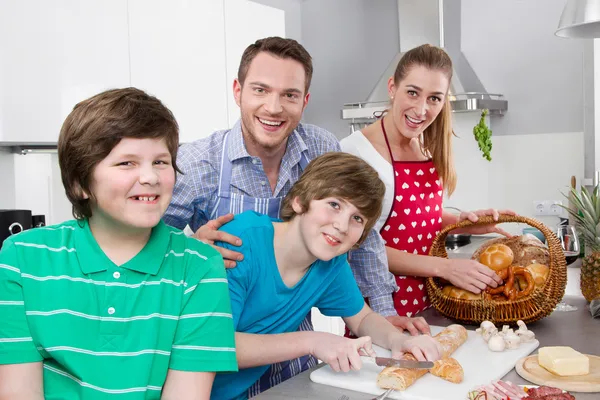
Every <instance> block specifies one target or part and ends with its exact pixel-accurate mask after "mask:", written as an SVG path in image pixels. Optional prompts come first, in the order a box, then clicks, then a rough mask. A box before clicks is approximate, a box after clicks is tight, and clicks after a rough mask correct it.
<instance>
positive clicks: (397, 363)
mask: <svg viewBox="0 0 600 400" xmlns="http://www.w3.org/2000/svg"><path fill="white" fill-rule="evenodd" d="M375 364H377V365H379V366H380V367H399V368H412V369H431V368H433V362H431V361H412V360H395V359H393V358H387V357H375Z"/></svg>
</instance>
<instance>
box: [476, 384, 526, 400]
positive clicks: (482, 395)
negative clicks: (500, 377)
mask: <svg viewBox="0 0 600 400" xmlns="http://www.w3.org/2000/svg"><path fill="white" fill-rule="evenodd" d="M526 397H527V392H525V390H524V389H523V388H522V387H520V386H517V385H515V384H514V383H512V382H509V381H492V382H491V383H490V384H488V385H482V386H479V387H478V388H475V390H472V391H470V392H469V395H468V399H469V400H512V399H524V398H526Z"/></svg>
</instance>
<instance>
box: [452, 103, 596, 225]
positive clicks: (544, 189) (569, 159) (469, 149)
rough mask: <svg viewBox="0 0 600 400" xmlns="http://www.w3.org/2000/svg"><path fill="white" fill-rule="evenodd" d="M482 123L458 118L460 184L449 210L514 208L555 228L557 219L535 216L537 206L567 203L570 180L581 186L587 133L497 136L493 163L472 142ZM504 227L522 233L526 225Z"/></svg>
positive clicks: (467, 117) (471, 116)
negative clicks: (476, 130)
mask: <svg viewBox="0 0 600 400" xmlns="http://www.w3.org/2000/svg"><path fill="white" fill-rule="evenodd" d="M478 121H479V118H478V117H477V116H476V115H475V114H454V129H455V133H456V134H457V135H458V136H459V137H457V138H455V139H454V142H453V145H454V157H455V166H456V172H457V175H458V184H457V187H456V191H455V193H454V194H453V195H452V196H451V197H450V198H449V199H447V200H446V201H445V203H444V205H445V206H453V207H458V208H460V209H464V210H475V209H481V208H490V207H493V208H498V209H511V210H514V211H515V212H517V213H518V214H520V215H524V216H526V217H531V218H535V219H538V220H540V221H542V222H543V223H545V224H546V225H548V226H550V227H553V226H554V225H556V224H557V223H558V222H559V221H558V218H557V217H553V216H535V215H534V206H533V202H534V201H539V200H560V201H562V202H563V204H565V205H566V204H567V202H566V199H565V197H564V196H563V195H562V193H567V190H568V185H569V184H570V180H571V176H572V175H574V176H575V177H576V178H577V181H578V182H581V179H582V178H583V162H584V160H583V132H565V133H536V134H528V135H506V136H494V135H493V134H492V144H493V146H492V152H491V155H492V161H491V162H488V161H487V160H484V159H483V158H482V156H481V151H480V150H479V148H478V146H477V142H476V140H475V139H474V138H473V131H472V130H473V126H475V124H477V122H478ZM488 122H489V121H488ZM492 131H493V129H492ZM563 216H565V217H566V215H565V214H564V213H563ZM503 228H505V229H506V230H508V231H509V232H511V233H514V234H517V233H520V232H521V230H522V228H523V226H519V224H507V225H505V226H503Z"/></svg>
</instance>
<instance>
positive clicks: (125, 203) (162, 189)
mask: <svg viewBox="0 0 600 400" xmlns="http://www.w3.org/2000/svg"><path fill="white" fill-rule="evenodd" d="M174 184H175V170H174V168H173V166H172V165H171V154H170V153H169V149H168V148H167V144H166V142H165V140H164V139H132V138H124V139H122V140H121V141H120V142H119V144H117V145H116V146H115V147H114V148H113V149H112V151H111V152H110V153H109V154H108V156H106V158H104V159H103V160H102V161H100V163H98V165H96V167H95V168H94V170H93V173H92V182H91V186H90V188H91V192H92V194H93V196H92V200H91V209H92V216H91V217H90V225H96V226H105V227H106V226H108V227H115V228H117V229H127V230H145V229H152V228H153V227H154V226H156V225H157V224H158V223H159V221H160V219H161V217H162V215H163V213H164V212H165V210H166V209H167V206H168V205H169V202H170V201H171V196H172V194H173V186H174ZM84 197H86V198H89V196H87V195H85V194H84Z"/></svg>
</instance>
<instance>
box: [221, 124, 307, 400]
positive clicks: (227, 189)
mask: <svg viewBox="0 0 600 400" xmlns="http://www.w3.org/2000/svg"><path fill="white" fill-rule="evenodd" d="M229 133H230V132H227V134H226V135H225V138H224V140H223V149H222V154H221V173H220V175H219V191H218V193H217V202H216V204H215V207H214V209H213V210H212V212H211V214H210V219H215V218H217V217H219V216H221V215H225V214H229V213H231V214H234V215H235V214H240V213H242V212H244V211H249V210H253V211H256V212H258V213H261V214H266V215H268V216H269V217H271V218H279V211H280V209H281V201H282V199H283V197H270V198H257V197H251V196H246V195H243V194H237V193H231V175H232V169H233V165H232V164H231V161H230V160H229V157H227V148H228V144H229ZM308 163H309V161H308V159H307V158H306V155H305V154H304V153H302V155H301V157H300V169H301V170H302V171H304V169H305V168H306V166H307V165H308ZM298 330H299V331H312V330H313V326H312V321H311V316H310V313H309V314H308V315H307V316H306V318H305V319H304V321H302V324H300V327H299V328H298ZM315 365H317V360H316V358H314V357H313V356H310V355H307V356H303V357H300V358H298V359H295V360H290V361H283V362H280V363H277V364H273V365H271V366H270V367H269V369H268V370H267V372H265V373H264V375H263V376H262V377H261V378H260V379H259V380H258V381H257V382H256V383H255V384H254V385H253V386H252V387H251V388H250V389H249V391H248V393H249V395H250V396H252V395H256V394H258V393H260V392H264V391H265V390H267V389H269V388H270V387H272V386H275V385H277V384H279V383H281V382H283V381H285V380H286V379H289V378H291V377H293V376H295V375H298V374H299V373H300V372H302V371H305V370H307V369H309V368H312V367H313V366H315Z"/></svg>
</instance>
